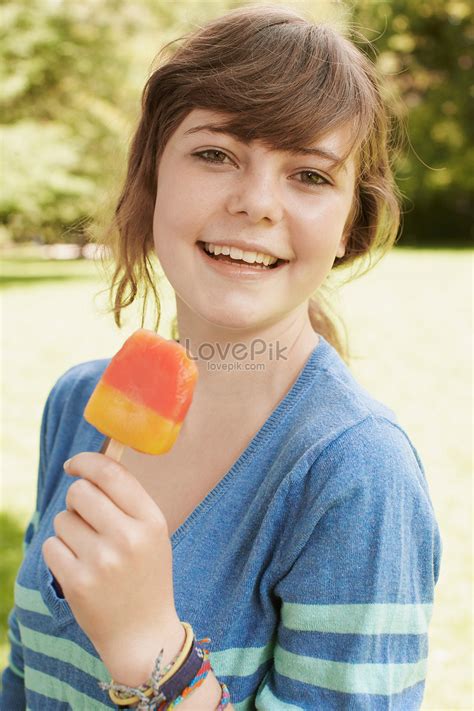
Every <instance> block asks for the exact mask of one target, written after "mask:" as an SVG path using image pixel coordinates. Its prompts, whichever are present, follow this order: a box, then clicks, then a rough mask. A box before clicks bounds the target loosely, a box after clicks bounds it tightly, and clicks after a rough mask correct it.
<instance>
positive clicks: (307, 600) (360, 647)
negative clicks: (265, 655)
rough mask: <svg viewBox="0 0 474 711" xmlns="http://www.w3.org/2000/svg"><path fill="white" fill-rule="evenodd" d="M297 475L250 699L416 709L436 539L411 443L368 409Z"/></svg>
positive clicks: (264, 704)
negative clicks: (275, 608) (265, 644)
mask: <svg viewBox="0 0 474 711" xmlns="http://www.w3.org/2000/svg"><path fill="white" fill-rule="evenodd" d="M306 477H307V478H306V481H300V482H298V481H295V482H291V486H290V491H291V495H290V497H289V499H290V500H289V502H288V516H289V518H288V526H287V528H286V530H288V531H289V532H290V533H289V534H288V539H289V541H288V543H289V545H288V548H287V550H288V552H287V554H286V555H285V554H284V553H282V555H281V567H282V571H281V572H282V577H281V578H280V579H279V581H278V583H277V585H276V587H275V593H276V595H277V598H278V599H279V601H280V603H281V608H280V619H279V626H278V634H277V639H276V644H275V649H274V660H273V664H272V667H271V668H270V670H269V671H268V673H267V675H266V677H265V679H264V680H263V682H262V684H261V685H260V688H259V691H258V694H257V698H256V708H257V709H259V710H262V711H263V710H264V709H265V710H267V711H270V710H271V711H276V710H281V711H283V710H285V711H290V709H291V710H293V709H308V711H310V710H311V711H314V709H324V711H332V710H333V709H334V711H336V710H337V711H345V710H347V711H349V710H350V711H359V710H360V711H382V710H385V709H390V710H393V711H414V710H416V709H419V708H420V707H421V703H422V697H423V692H424V685H425V677H426V672H427V656H428V624H429V621H430V619H431V615H432V605H433V599H434V587H435V584H436V582H437V580H438V576H439V565H440V559H441V552H442V545H441V538H440V534H439V530H438V526H437V523H436V519H435V516H434V512H433V507H432V504H431V501H430V497H429V492H428V487H427V483H426V480H425V478H424V472H423V469H422V465H421V463H420V460H419V457H418V455H417V453H416V450H415V449H414V448H413V446H412V445H411V443H410V441H409V439H408V437H407V436H406V434H405V433H404V431H403V430H402V429H401V428H399V427H398V426H397V425H395V424H394V423H392V422H390V421H389V420H385V419H384V418H378V417H375V416H372V415H371V416H369V417H368V418H367V419H366V420H364V421H363V422H361V423H358V424H357V425H354V426H353V427H352V428H350V429H349V430H346V431H345V432H344V433H343V434H342V435H340V436H339V437H338V438H337V440H336V441H334V442H332V443H331V444H330V445H329V446H328V447H327V448H326V449H325V450H324V451H323V452H322V454H321V455H320V456H319V457H318V459H317V460H316V462H315V463H314V464H313V466H312V467H311V470H310V475H309V479H308V475H306ZM295 551H296V552H297V554H296V556H295Z"/></svg>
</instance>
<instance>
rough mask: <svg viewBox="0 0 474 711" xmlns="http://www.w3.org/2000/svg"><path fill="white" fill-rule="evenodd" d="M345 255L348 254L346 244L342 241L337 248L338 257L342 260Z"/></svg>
mask: <svg viewBox="0 0 474 711" xmlns="http://www.w3.org/2000/svg"><path fill="white" fill-rule="evenodd" d="M345 253H346V245H345V244H344V240H343V239H341V241H340V242H339V247H338V248H337V252H336V257H339V259H340V258H341V257H343V256H344V255H345Z"/></svg>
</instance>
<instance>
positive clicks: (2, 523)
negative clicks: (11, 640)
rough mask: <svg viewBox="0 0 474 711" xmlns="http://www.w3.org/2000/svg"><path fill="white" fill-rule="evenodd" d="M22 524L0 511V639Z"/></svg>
mask: <svg viewBox="0 0 474 711" xmlns="http://www.w3.org/2000/svg"><path fill="white" fill-rule="evenodd" d="M23 528H24V526H23V524H22V522H21V521H19V520H18V517H17V516H12V515H11V514H9V513H6V512H5V511H0V541H1V543H0V580H1V581H2V583H1V587H2V594H1V595H0V639H2V640H3V639H5V638H6V636H7V628H8V613H9V612H10V610H11V609H12V607H13V587H14V583H15V578H16V575H17V572H18V568H19V567H20V563H21V560H22V557H23V548H22V541H23Z"/></svg>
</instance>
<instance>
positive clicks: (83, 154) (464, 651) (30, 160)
mask: <svg viewBox="0 0 474 711" xmlns="http://www.w3.org/2000/svg"><path fill="white" fill-rule="evenodd" d="M244 4H247V3H241V2H236V1H234V2H231V1H230V0H212V2H201V1H200V0H199V1H197V0H180V1H176V0H174V1H172V2H171V1H170V2H166V1H165V0H135V1H134V2H133V3H130V2H127V1H126V0H81V1H80V2H79V0H77V1H76V2H73V1H68V0H6V2H4V3H3V7H2V19H3V30H2V34H3V36H2V46H1V50H0V51H1V52H2V54H3V60H4V61H3V63H2V72H3V73H4V75H3V76H2V100H3V111H2V117H1V120H2V125H1V137H2V157H3V166H4V167H3V171H2V190H1V192H0V254H1V256H2V267H1V275H0V277H1V299H2V301H1V316H2V368H1V378H2V392H3V397H2V407H3V410H2V428H1V438H2V481H1V511H0V525H1V530H0V533H1V543H0V545H1V547H2V550H1V560H0V579H1V585H2V590H1V591H0V634H1V639H0V666H1V668H2V669H3V667H4V666H5V664H6V662H7V655H8V644H7V627H6V618H7V613H8V611H9V610H10V608H11V606H12V604H13V597H12V591H13V583H14V579H15V576H16V572H17V569H18V566H19V564H20V562H21V556H22V536H23V531H24V527H25V526H26V524H27V522H28V520H29V518H30V517H31V514H32V512H33V510H34V506H35V494H36V469H37V459H38V438H39V424H40V418H41V413H42V409H43V406H44V402H45V399H46V397H47V394H48V392H49V390H50V389H51V387H52V385H53V384H54V382H55V381H56V380H57V378H58V377H59V376H60V375H61V374H62V373H63V372H64V371H65V370H66V369H67V368H69V367H71V366H72V365H74V364H76V363H78V362H80V361H83V360H90V359H93V358H103V357H109V356H111V355H112V354H113V353H114V352H115V351H116V350H117V349H118V348H119V347H120V346H121V344H122V343H123V341H124V339H125V338H126V337H127V336H128V335H129V334H130V333H131V332H133V331H134V330H135V329H136V328H137V327H138V326H139V325H140V324H139V321H140V305H139V304H137V305H134V306H133V307H131V308H130V309H129V312H130V313H128V314H127V315H126V319H125V324H124V328H123V329H122V330H121V331H120V330H118V329H117V328H116V327H115V325H114V323H113V318H112V316H110V315H108V314H107V313H106V306H107V298H106V293H105V289H106V282H105V281H104V279H103V275H102V272H101V270H100V269H99V266H98V260H97V257H98V256H99V255H98V250H96V248H95V247H94V243H93V241H91V235H94V234H98V233H99V231H100V229H101V226H102V225H103V220H104V216H107V215H108V214H110V209H111V206H112V208H113V199H114V197H115V196H116V193H117V190H118V187H119V185H120V180H121V178H122V177H123V175H124V170H125V160H126V154H127V149H128V144H129V140H130V137H131V134H132V131H133V128H134V126H135V123H136V120H137V116H138V111H139V107H140V95H141V90H142V88H143V85H144V83H145V81H146V79H147V77H148V74H149V72H150V70H151V65H152V62H153V59H154V57H155V55H156V54H157V52H158V51H159V49H160V48H161V47H162V46H163V45H164V44H165V43H167V42H169V41H171V40H174V39H176V38H178V37H180V36H182V35H183V34H184V33H185V32H187V31H189V30H190V29H192V28H193V27H195V26H196V25H200V24H203V23H204V22H205V21H206V20H207V19H210V18H211V17H215V16H217V15H219V14H221V13H223V12H225V11H226V10H228V9H232V8H234V7H238V6H240V5H244ZM253 4H261V3H258V2H255V3H253ZM275 4H284V5H286V6H288V7H294V8H295V9H298V8H302V9H306V11H308V12H310V13H311V14H313V15H314V16H315V17H317V16H326V15H327V14H331V13H335V14H336V15H337V16H338V17H341V16H343V17H346V19H348V20H349V21H351V22H354V23H356V24H357V25H358V26H359V27H360V29H361V31H362V32H363V33H364V34H365V36H366V37H367V39H369V40H370V41H371V42H372V43H373V46H374V48H375V54H374V53H373V52H372V51H369V55H370V56H371V57H372V58H373V59H374V60H375V61H376V62H377V64H378V66H379V67H380V69H381V71H382V72H383V74H384V75H385V77H386V86H387V89H386V91H387V95H388V96H389V98H390V99H391V100H393V101H394V102H395V105H396V111H397V113H398V114H399V115H400V116H401V117H402V118H403V120H404V122H405V125H406V129H407V133H408V136H409V143H408V145H407V148H406V150H405V152H404V153H403V155H401V156H400V158H399V160H398V163H397V166H396V173H397V181H398V184H399V186H400V188H401V190H402V192H403V194H404V196H405V204H404V217H403V228H402V230H401V233H400V237H399V240H398V242H397V246H396V247H395V248H394V249H393V250H392V252H391V253H390V254H389V255H388V256H387V257H385V258H384V259H383V260H382V261H381V263H380V264H378V265H377V266H376V267H375V268H374V269H373V270H372V271H371V272H369V273H368V274H367V275H365V276H363V277H362V278H361V279H360V280H357V279H356V280H355V281H352V282H350V283H348V284H345V283H343V282H345V281H347V274H344V275H343V276H342V277H336V278H335V286H337V285H338V279H339V280H340V289H339V291H337V290H336V291H335V292H334V295H333V301H334V304H333V305H334V308H335V311H336V312H337V313H339V314H340V316H341V318H342V320H343V322H344V323H345V324H346V328H347V333H348V338H349V344H350V348H351V351H352V354H353V360H352V363H351V368H352V370H353V372H354V374H355V376H356V377H357V379H358V380H359V381H360V382H361V383H362V384H363V385H364V386H365V387H367V389H368V390H369V391H370V392H371V393H372V394H373V395H374V396H375V397H377V398H378V399H380V400H381V401H383V402H384V403H385V404H387V405H388V406H389V407H391V408H392V409H393V410H394V411H395V412H396V413H397V416H398V418H399V420H400V422H401V424H402V426H403V427H405V428H406V429H407V431H408V432H409V434H410V436H411V438H412V440H413V442H414V444H415V446H416V448H417V450H418V452H419V454H420V456H421V459H422V461H423V462H424V465H425V469H426V476H427V479H428V483H429V486H430V491H431V497H432V501H433V505H434V508H435V512H436V516H437V519H438V522H439V524H440V528H441V534H442V538H443V545H444V550H443V560H442V566H441V575H440V580H439V583H438V585H437V588H436V598H435V608H434V615H433V619H432V623H431V630H430V654H429V663H428V679H427V685H426V693H425V699H424V704H423V709H424V710H425V711H437V710H439V711H441V710H443V711H446V710H451V709H453V710H454V709H456V710H457V709H471V708H472V705H473V697H472V676H471V664H472V607H471V605H472V602H471V601H472V546H471V536H472V522H471V521H472V519H471V497H470V495H469V494H470V481H471V466H472V447H471V444H472V439H471V425H472V410H471V407H472V401H471V392H470V388H469V384H470V383H472V371H471V359H472V345H471V344H472V341H471V334H472V307H471V300H470V292H471V288H472V247H471V245H472V226H471V221H470V219H469V218H470V210H471V211H472V209H471V208H472V201H471V196H472V192H473V182H474V177H473V176H474V170H473V152H474V150H473V141H472V133H473V126H474V121H473V116H472V111H471V112H469V107H470V106H472V103H470V102H472V97H473V94H474V91H473V87H472V64H473V55H472V40H473V38H474V28H473V24H472V15H470V6H469V3H468V2H467V1H466V2H465V1H464V0H400V1H397V0H394V1H389V0H387V1H382V0H380V1H378V2H377V1H373V0H361V1H360V2H351V3H349V2H347V3H344V4H342V3H339V2H337V1H334V2H330V1H329V0H328V1H327V2H326V1H325V0H313V1H312V2H311V1H309V2H292V1H291V0H288V1H287V2H286V3H275ZM362 49H363V47H362ZM157 281H158V287H159V291H160V294H161V296H162V299H163V303H162V307H163V317H162V321H161V323H160V329H159V331H160V333H161V334H162V335H164V336H165V337H170V333H171V331H170V329H171V323H172V318H173V315H174V311H173V307H174V303H173V298H172V290H171V287H170V286H169V284H168V283H167V281H166V279H165V278H164V275H163V274H162V273H161V272H160V271H159V268H158V272H157ZM153 323H154V318H153V314H152V313H150V317H149V320H148V321H147V322H146V324H145V325H146V326H148V327H153Z"/></svg>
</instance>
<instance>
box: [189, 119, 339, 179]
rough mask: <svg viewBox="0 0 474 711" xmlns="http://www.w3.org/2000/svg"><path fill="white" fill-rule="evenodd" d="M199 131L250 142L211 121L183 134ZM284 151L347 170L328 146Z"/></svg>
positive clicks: (298, 147)
mask: <svg viewBox="0 0 474 711" xmlns="http://www.w3.org/2000/svg"><path fill="white" fill-rule="evenodd" d="M199 131H209V132H210V133H223V134H226V135H227V136H233V137H234V138H237V140H239V141H241V142H242V143H245V144H246V145H248V144H249V143H250V140H245V139H242V138H240V137H239V136H235V135H234V134H232V132H231V131H228V130H227V129H226V128H225V126H220V125H219V124H213V123H204V124H200V125H199V126H193V127H192V128H188V130H187V131H185V132H184V135H185V136H186V135H188V134H191V133H198V132H199ZM284 152H285V153H290V154H291V155H309V156H317V157H318V158H323V159H324V160H327V161H329V162H330V163H332V165H333V166H334V167H340V168H342V169H343V170H344V171H345V172H347V168H346V166H345V165H344V159H343V158H341V156H338V155H336V153H333V151H330V150H329V149H328V148H322V147H318V148H303V147H300V146H294V147H292V148H287V149H285V151H284Z"/></svg>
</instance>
